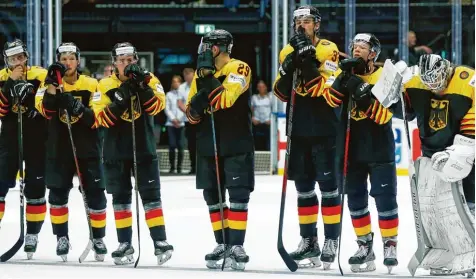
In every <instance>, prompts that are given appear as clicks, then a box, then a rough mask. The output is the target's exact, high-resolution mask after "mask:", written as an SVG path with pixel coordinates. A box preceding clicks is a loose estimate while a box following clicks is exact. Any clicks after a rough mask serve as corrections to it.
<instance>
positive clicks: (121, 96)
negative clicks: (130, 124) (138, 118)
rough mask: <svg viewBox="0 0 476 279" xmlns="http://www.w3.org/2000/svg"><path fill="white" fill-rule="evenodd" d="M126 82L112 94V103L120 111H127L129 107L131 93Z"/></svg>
mask: <svg viewBox="0 0 476 279" xmlns="http://www.w3.org/2000/svg"><path fill="white" fill-rule="evenodd" d="M130 87H131V86H130V84H129V82H128V81H125V82H123V83H122V84H121V86H119V88H117V89H116V92H114V101H113V102H114V103H115V104H116V106H118V107H119V108H121V109H127V108H128V107H129V105H130V100H131V96H132V94H133V93H132V91H131V88H130Z"/></svg>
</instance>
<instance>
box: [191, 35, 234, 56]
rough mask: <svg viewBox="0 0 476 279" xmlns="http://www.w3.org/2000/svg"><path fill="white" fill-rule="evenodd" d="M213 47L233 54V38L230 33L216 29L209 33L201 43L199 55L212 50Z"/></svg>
mask: <svg viewBox="0 0 476 279" xmlns="http://www.w3.org/2000/svg"><path fill="white" fill-rule="evenodd" d="M212 46H218V47H219V48H220V51H222V52H226V53H228V54H231V49H232V48H233V36H232V35H231V33H230V32H228V31H226V30H223V29H216V30H213V31H211V32H208V33H207V34H205V35H204V36H203V37H202V40H201V41H200V45H199V46H198V54H200V53H203V52H204V51H206V50H209V49H212Z"/></svg>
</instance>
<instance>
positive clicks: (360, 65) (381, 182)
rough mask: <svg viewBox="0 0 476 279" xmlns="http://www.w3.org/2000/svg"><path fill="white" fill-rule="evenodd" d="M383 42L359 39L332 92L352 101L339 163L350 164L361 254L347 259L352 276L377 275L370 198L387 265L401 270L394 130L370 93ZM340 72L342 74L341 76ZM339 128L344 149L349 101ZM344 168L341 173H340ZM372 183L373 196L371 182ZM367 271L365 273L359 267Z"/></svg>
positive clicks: (351, 195) (350, 196)
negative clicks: (398, 246)
mask: <svg viewBox="0 0 476 279" xmlns="http://www.w3.org/2000/svg"><path fill="white" fill-rule="evenodd" d="M380 50H381V47H380V42H379V40H378V39H377V37H375V35H373V34H369V33H360V34H357V35H356V36H355V37H354V39H353V41H352V43H351V45H350V51H351V53H352V58H350V59H346V60H342V61H341V62H340V70H342V72H341V73H340V74H339V75H338V76H337V78H336V79H335V81H334V82H333V84H332V88H331V89H330V90H332V91H336V94H337V92H339V93H340V94H343V95H345V96H346V99H347V98H349V97H351V98H352V105H351V110H350V113H351V123H350V145H349V149H348V150H349V155H348V158H345V159H344V158H343V156H344V148H338V149H337V150H338V151H337V153H338V157H339V158H340V159H339V161H340V162H343V161H344V160H346V163H347V166H348V168H347V179H346V185H345V188H344V189H345V192H346V194H347V197H348V202H347V204H348V206H349V211H350V216H351V218H352V225H353V226H354V231H355V234H356V235H357V244H358V245H359V249H358V250H357V252H356V253H355V254H354V255H353V256H352V257H351V258H350V259H349V264H350V265H351V270H352V271H353V272H363V271H374V270H375V263H374V260H375V254H374V251H373V240H374V233H373V232H372V228H371V218H370V213H369V209H368V206H369V202H368V199H369V197H368V195H369V194H370V196H372V197H373V198H374V199H375V204H376V206H377V212H378V224H379V227H380V234H381V236H382V241H383V250H384V260H383V264H384V265H385V266H387V267H388V269H389V272H390V271H391V269H392V268H393V267H394V266H396V265H397V264H398V261H397V235H398V205H397V170H396V166H395V141H394V136H393V130H392V121H391V120H392V113H391V112H390V111H389V109H388V108H385V107H383V106H382V105H381V104H380V103H379V102H378V101H377V100H376V99H375V98H373V96H372V93H371V88H372V87H373V86H374V84H375V83H376V82H377V80H378V79H379V77H380V75H381V73H382V68H380V67H377V66H375V64H374V63H375V61H377V58H378V56H379V54H380ZM340 70H339V72H340ZM342 107H343V109H342V115H341V125H340V128H339V132H338V134H339V135H338V139H339V140H337V144H338V146H342V147H343V146H344V144H345V143H344V139H345V130H346V127H347V117H346V115H347V111H348V110H347V107H348V99H347V100H344V102H343V106H342ZM342 167H343V165H342V166H340V168H342ZM368 178H370V183H371V188H370V193H369V192H368V191H367V179H368ZM362 265H365V267H361V266H362Z"/></svg>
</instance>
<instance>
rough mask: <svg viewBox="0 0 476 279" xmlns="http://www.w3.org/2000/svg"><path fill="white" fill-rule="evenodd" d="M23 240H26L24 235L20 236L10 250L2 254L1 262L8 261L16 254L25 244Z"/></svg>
mask: <svg viewBox="0 0 476 279" xmlns="http://www.w3.org/2000/svg"><path fill="white" fill-rule="evenodd" d="M23 242H25V240H24V238H23V237H20V238H19V239H18V240H17V242H16V243H15V244H14V245H13V246H12V248H10V250H8V251H7V252H5V253H4V254H3V255H2V256H0V262H2V263H3V262H6V261H8V260H9V259H11V258H12V257H13V256H15V254H16V253H17V252H18V251H19V250H20V248H21V247H22V246H23Z"/></svg>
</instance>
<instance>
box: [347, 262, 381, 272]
mask: <svg viewBox="0 0 476 279" xmlns="http://www.w3.org/2000/svg"><path fill="white" fill-rule="evenodd" d="M362 265H364V266H362ZM362 265H360V264H351V265H350V270H351V271H352V272H356V273H357V272H370V271H375V269H376V267H375V263H374V261H370V262H366V263H364V264H362Z"/></svg>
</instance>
